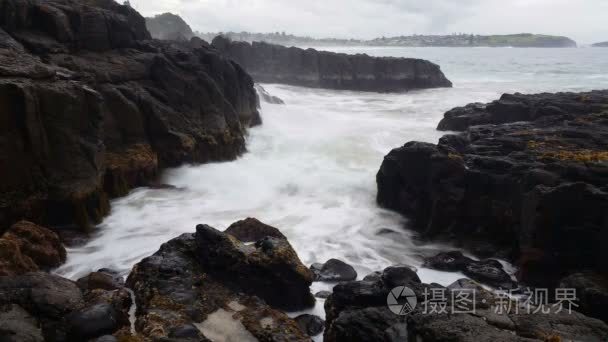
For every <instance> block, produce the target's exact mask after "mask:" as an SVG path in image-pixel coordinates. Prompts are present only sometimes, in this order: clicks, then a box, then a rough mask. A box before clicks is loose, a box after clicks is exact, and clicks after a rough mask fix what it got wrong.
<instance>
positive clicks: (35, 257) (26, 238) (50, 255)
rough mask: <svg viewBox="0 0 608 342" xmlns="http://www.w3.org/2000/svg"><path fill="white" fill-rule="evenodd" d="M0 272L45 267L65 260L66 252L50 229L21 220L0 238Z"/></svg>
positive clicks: (17, 271)
mask: <svg viewBox="0 0 608 342" xmlns="http://www.w3.org/2000/svg"><path fill="white" fill-rule="evenodd" d="M0 245H1V246H3V248H2V251H1V252H0V275H17V274H23V273H27V272H34V271H38V270H48V269H51V268H54V267H58V266H59V265H61V264H62V263H64V262H65V259H66V251H65V248H64V247H63V245H62V244H61V241H59V236H57V234H56V233H54V232H53V231H51V230H49V229H47V228H44V227H40V226H38V225H35V224H33V223H31V222H27V221H21V222H18V223H15V224H14V225H13V226H11V228H10V229H9V230H8V231H7V232H6V233H4V235H2V237H0Z"/></svg>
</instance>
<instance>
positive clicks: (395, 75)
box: [212, 36, 452, 92]
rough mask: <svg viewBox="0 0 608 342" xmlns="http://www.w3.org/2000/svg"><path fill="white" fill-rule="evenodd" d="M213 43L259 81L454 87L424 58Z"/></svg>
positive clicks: (382, 88)
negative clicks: (372, 55) (371, 55)
mask: <svg viewBox="0 0 608 342" xmlns="http://www.w3.org/2000/svg"><path fill="white" fill-rule="evenodd" d="M212 46H213V47H215V48H216V49H218V50H219V51H220V52H222V53H223V54H225V55H226V56H229V57H230V58H232V59H234V60H235V61H236V62H237V63H239V64H240V65H242V66H243V68H245V70H247V72H249V73H250V74H251V75H252V76H253V78H254V80H255V81H256V82H262V83H283V84H290V85H296V86H304V87H316V88H329V89H345V90H359V91H377V92H400V91H407V90H412V89H424V88H439V87H451V86H452V83H451V82H450V81H449V80H448V79H447V78H446V77H445V75H444V74H443V72H441V69H440V67H439V66H438V65H436V64H434V63H431V62H429V61H426V60H422V59H413V58H392V57H370V56H368V55H364V54H357V55H347V54H343V53H334V52H327V51H317V50H314V49H306V50H304V49H300V48H296V47H289V48H288V47H285V46H281V45H273V44H268V43H263V42H253V43H252V44H250V43H247V42H236V41H231V40H230V39H228V38H225V37H223V36H218V37H216V38H215V39H213V42H212Z"/></svg>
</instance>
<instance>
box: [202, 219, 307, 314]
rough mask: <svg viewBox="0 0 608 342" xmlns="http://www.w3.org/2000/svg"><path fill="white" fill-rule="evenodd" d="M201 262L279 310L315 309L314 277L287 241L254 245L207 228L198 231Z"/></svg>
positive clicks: (266, 240)
mask: <svg viewBox="0 0 608 342" xmlns="http://www.w3.org/2000/svg"><path fill="white" fill-rule="evenodd" d="M195 238H196V245H197V253H198V260H199V262H200V263H201V265H202V266H203V267H204V268H205V269H206V270H207V272H208V273H210V274H213V275H215V276H216V277H219V278H221V279H225V280H226V281H229V282H231V283H234V284H235V286H238V284H242V285H240V286H243V285H246V286H245V287H244V289H243V290H244V291H245V292H248V293H251V294H254V295H256V296H258V297H260V298H262V299H264V300H265V301H266V302H268V303H269V304H270V305H273V306H275V307H279V308H283V309H287V310H298V309H302V308H306V307H309V306H312V305H313V303H314V297H313V296H312V294H311V293H310V285H311V284H312V280H313V273H312V272H311V271H310V270H309V269H308V268H307V267H306V266H304V264H302V262H301V261H300V259H299V258H298V255H297V254H296V252H295V251H294V249H293V248H292V247H291V245H290V244H289V242H288V241H287V239H285V238H276V237H265V238H263V239H261V240H258V241H257V242H256V243H255V244H254V245H248V244H245V243H243V242H241V241H239V240H237V239H235V238H234V237H233V236H232V235H228V234H225V233H222V232H220V231H217V230H215V229H214V228H212V227H210V226H207V225H198V226H197V227H196V234H195Z"/></svg>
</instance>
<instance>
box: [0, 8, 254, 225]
mask: <svg viewBox="0 0 608 342" xmlns="http://www.w3.org/2000/svg"><path fill="white" fill-rule="evenodd" d="M205 45H206V44H203V42H202V41H200V40H196V39H195V40H193V41H192V42H183V43H176V42H168V41H152V40H150V34H149V33H148V31H147V30H146V26H145V20H144V18H143V17H141V16H140V15H139V14H138V13H137V12H135V11H134V10H133V9H132V8H130V7H128V6H122V5H119V4H117V3H116V2H114V1H112V0H86V1H76V0H0V133H1V136H2V138H1V140H0V165H1V167H0V194H1V195H0V232H1V231H2V229H5V228H7V227H8V226H9V225H10V223H12V222H15V221H17V220H19V219H22V218H26V219H29V220H31V221H34V222H36V223H39V224H44V225H49V226H52V227H58V226H62V225H71V226H77V227H79V228H81V229H88V227H90V226H91V224H92V223H95V222H97V221H99V220H100V218H101V217H102V216H103V215H104V214H106V213H107V212H108V210H109V202H108V198H109V197H114V196H121V195H124V194H126V193H127V192H128V191H129V189H130V188H132V187H135V186H141V185H145V184H147V183H149V182H150V181H151V180H153V179H154V177H155V176H156V174H157V173H158V170H159V169H160V168H162V167H167V166H176V165H179V164H180V163H184V162H207V161H211V160H226V159H233V158H235V157H236V156H238V155H239V154H240V153H242V152H243V151H244V149H245V139H244V135H245V133H246V129H247V128H248V127H249V126H251V125H255V124H259V123H260V117H259V114H258V111H257V109H256V94H255V91H254V89H253V82H252V80H251V78H250V77H249V75H247V73H246V72H244V71H243V70H242V69H241V67H239V66H238V65H237V64H236V63H234V62H231V61H229V60H227V59H225V58H223V57H222V56H221V55H220V54H218V53H217V52H216V51H215V50H213V49H210V48H208V47H206V46H205Z"/></svg>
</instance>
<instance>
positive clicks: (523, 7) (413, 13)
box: [131, 0, 608, 42]
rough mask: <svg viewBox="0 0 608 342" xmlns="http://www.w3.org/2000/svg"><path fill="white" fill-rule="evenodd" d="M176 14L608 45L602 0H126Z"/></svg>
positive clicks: (297, 30) (217, 27)
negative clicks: (553, 37)
mask: <svg viewBox="0 0 608 342" xmlns="http://www.w3.org/2000/svg"><path fill="white" fill-rule="evenodd" d="M131 3H132V4H134V6H135V7H136V8H137V9H138V10H139V11H141V12H142V13H143V14H144V15H153V14H158V13H161V12H173V13H177V14H179V15H181V16H182V17H184V19H185V20H186V21H188V22H189V23H190V25H191V26H192V27H193V28H194V29H195V30H199V31H214V32H216V31H229V30H230V31H255V32H271V31H272V32H274V31H286V32H290V33H294V34H299V35H311V36H316V37H340V38H374V37H378V36H383V35H384V36H392V35H401V34H413V33H418V34H425V33H433V34H439V33H453V32H467V33H480V34H493V33H520V32H534V33H547V34H562V35H568V36H571V37H572V38H575V39H577V40H581V41H582V42H592V41H594V40H608V27H606V25H605V19H606V15H607V13H608V1H606V0H579V1H572V0H509V1H504V0H426V1H420V0H155V1H150V0H131Z"/></svg>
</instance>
